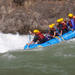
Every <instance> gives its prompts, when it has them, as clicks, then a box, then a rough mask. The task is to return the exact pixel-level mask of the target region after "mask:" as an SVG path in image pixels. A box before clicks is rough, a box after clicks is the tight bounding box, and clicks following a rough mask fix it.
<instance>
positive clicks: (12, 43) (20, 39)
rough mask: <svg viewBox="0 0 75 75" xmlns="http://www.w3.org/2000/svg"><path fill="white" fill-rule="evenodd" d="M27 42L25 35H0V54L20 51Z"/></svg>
mask: <svg viewBox="0 0 75 75" xmlns="http://www.w3.org/2000/svg"><path fill="white" fill-rule="evenodd" d="M27 42H28V36H27V35H19V34H18V33H17V34H14V35H13V34H3V33H0V53H4V52H7V51H12V50H21V49H23V48H24V45H25V44H26V43H27Z"/></svg>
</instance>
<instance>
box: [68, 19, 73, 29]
mask: <svg viewBox="0 0 75 75" xmlns="http://www.w3.org/2000/svg"><path fill="white" fill-rule="evenodd" d="M68 23H69V26H70V27H71V28H72V23H71V20H70V21H68Z"/></svg>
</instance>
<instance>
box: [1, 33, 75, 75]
mask: <svg viewBox="0 0 75 75" xmlns="http://www.w3.org/2000/svg"><path fill="white" fill-rule="evenodd" d="M27 41H28V36H27V35H19V34H16V35H13V34H3V33H0V75H75V39H72V40H69V41H65V42H62V43H60V44H57V45H53V46H50V47H46V48H39V49H33V50H29V51H27V50H26V51H24V49H23V48H24V45H25V44H26V43H27Z"/></svg>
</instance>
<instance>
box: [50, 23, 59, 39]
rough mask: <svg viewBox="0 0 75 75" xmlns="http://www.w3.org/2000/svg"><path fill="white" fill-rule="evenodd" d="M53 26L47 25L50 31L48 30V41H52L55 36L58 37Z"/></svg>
mask: <svg viewBox="0 0 75 75" xmlns="http://www.w3.org/2000/svg"><path fill="white" fill-rule="evenodd" d="M54 26H55V24H51V25H49V28H50V30H49V35H50V39H53V38H55V37H56V36H58V33H57V31H56V29H55V27H54Z"/></svg>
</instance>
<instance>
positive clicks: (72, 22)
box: [67, 13, 75, 31]
mask: <svg viewBox="0 0 75 75" xmlns="http://www.w3.org/2000/svg"><path fill="white" fill-rule="evenodd" d="M68 17H69V21H68V22H67V25H68V26H69V27H70V28H71V29H72V31H74V30H75V16H74V15H73V14H72V13H70V14H68Z"/></svg>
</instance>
